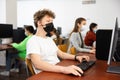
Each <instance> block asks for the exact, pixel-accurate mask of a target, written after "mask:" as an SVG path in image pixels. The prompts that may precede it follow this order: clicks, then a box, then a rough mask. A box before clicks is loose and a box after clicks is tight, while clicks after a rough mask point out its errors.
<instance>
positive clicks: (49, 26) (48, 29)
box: [43, 23, 54, 33]
mask: <svg viewBox="0 0 120 80" xmlns="http://www.w3.org/2000/svg"><path fill="white" fill-rule="evenodd" d="M43 29H44V30H45V31H46V32H47V33H49V32H51V31H52V30H53V29H54V25H53V23H48V24H46V27H45V28H43Z"/></svg>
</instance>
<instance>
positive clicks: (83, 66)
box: [76, 61, 95, 71]
mask: <svg viewBox="0 0 120 80" xmlns="http://www.w3.org/2000/svg"><path fill="white" fill-rule="evenodd" d="M94 64H95V61H89V62H87V61H83V62H82V63H80V64H78V65H76V66H78V67H80V68H81V69H82V70H83V71H86V70H87V69H89V68H90V67H92V66H93V65H94Z"/></svg>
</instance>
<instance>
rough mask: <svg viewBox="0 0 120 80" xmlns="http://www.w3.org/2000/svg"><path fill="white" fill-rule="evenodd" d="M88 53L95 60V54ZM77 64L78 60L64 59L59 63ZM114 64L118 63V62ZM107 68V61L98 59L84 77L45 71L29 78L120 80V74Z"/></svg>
mask: <svg viewBox="0 0 120 80" xmlns="http://www.w3.org/2000/svg"><path fill="white" fill-rule="evenodd" d="M80 55H83V54H80ZM87 55H89V56H90V58H91V59H92V60H95V57H94V55H93V54H87ZM76 64H78V62H77V61H73V60H63V61H61V62H60V63H58V64H57V65H62V66H68V65H76ZM113 64H114V65H116V63H113ZM106 70H107V61H102V60H96V64H95V65H94V66H92V67H91V68H90V69H89V70H87V71H86V72H85V73H84V76H83V77H77V76H72V75H66V74H62V73H53V72H44V71H43V72H41V73H39V74H37V75H34V76H32V77H30V78H28V79H27V80H120V75H119V74H111V73H107V72H106Z"/></svg>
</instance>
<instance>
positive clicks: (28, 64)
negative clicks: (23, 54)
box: [25, 58, 35, 76]
mask: <svg viewBox="0 0 120 80" xmlns="http://www.w3.org/2000/svg"><path fill="white" fill-rule="evenodd" d="M25 62H26V68H27V69H26V70H27V75H28V76H29V72H28V71H29V70H30V72H31V74H32V75H35V72H34V69H33V66H32V62H31V60H30V59H28V58H26V59H25Z"/></svg>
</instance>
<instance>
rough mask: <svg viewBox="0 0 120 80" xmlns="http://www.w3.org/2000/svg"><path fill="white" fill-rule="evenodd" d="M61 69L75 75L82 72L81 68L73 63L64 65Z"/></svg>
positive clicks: (65, 72)
mask: <svg viewBox="0 0 120 80" xmlns="http://www.w3.org/2000/svg"><path fill="white" fill-rule="evenodd" d="M62 70H63V71H62V72H63V73H64V74H73V75H75V76H82V74H83V71H82V69H81V68H79V67H77V66H75V65H71V66H67V67H64V68H63V69H62Z"/></svg>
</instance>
